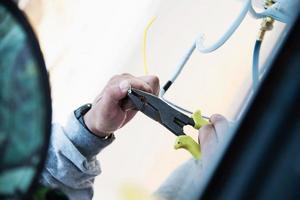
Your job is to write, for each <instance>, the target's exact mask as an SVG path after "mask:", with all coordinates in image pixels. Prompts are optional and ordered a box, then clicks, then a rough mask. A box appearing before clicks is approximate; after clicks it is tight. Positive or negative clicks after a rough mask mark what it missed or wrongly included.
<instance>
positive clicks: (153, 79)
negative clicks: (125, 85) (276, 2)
mask: <svg viewBox="0 0 300 200" xmlns="http://www.w3.org/2000/svg"><path fill="white" fill-rule="evenodd" d="M139 79H141V80H143V81H145V82H146V83H148V85H150V87H151V88H152V90H153V94H155V95H158V93H159V78H158V77H157V76H153V75H150V76H141V77H139Z"/></svg>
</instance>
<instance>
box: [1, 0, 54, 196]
mask: <svg viewBox="0 0 300 200" xmlns="http://www.w3.org/2000/svg"><path fill="white" fill-rule="evenodd" d="M0 72H1V73H0V199H23V198H24V197H25V196H26V194H27V193H28V191H29V190H30V189H32V188H33V186H34V185H35V184H34V182H36V180H37V178H38V175H39V172H40V170H41V167H42V164H43V162H44V159H45V155H46V154H45V153H46V151H47V147H48V141H49V135H50V126H51V104H50V92H49V91H50V90H49V84H48V77H47V73H46V70H45V65H44V61H43V58H42V54H41V52H40V49H39V46H38V43H37V41H36V39H35V36H34V34H33V32H32V30H31V28H30V26H29V24H28V22H27V21H26V19H25V17H24V16H23V14H22V13H21V11H19V10H18V9H17V7H16V6H15V5H14V4H13V3H12V2H11V1H2V0H0Z"/></svg>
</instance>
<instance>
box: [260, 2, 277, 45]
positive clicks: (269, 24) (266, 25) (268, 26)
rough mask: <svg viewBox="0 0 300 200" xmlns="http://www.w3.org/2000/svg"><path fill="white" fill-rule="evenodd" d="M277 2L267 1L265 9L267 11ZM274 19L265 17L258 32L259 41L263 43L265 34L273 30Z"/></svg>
mask: <svg viewBox="0 0 300 200" xmlns="http://www.w3.org/2000/svg"><path fill="white" fill-rule="evenodd" d="M274 3H275V2H274V1H273V0H265V2H264V8H265V9H267V8H269V7H270V6H272V5H273V4H274ZM274 21H275V20H274V19H273V18H272V17H264V18H263V20H262V22H261V24H260V29H259V32H258V37H257V40H259V41H262V40H263V39H264V36H265V33H266V32H267V31H270V30H272V29H273V24H274Z"/></svg>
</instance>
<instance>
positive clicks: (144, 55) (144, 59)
mask: <svg viewBox="0 0 300 200" xmlns="http://www.w3.org/2000/svg"><path fill="white" fill-rule="evenodd" d="M155 19H156V17H155V16H154V17H152V19H151V20H150V21H149V22H148V24H147V26H146V28H145V30H144V38H143V49H142V51H143V61H144V73H145V75H148V69H149V68H148V62H147V33H148V30H149V29H150V27H151V26H152V24H153V22H154V21H155Z"/></svg>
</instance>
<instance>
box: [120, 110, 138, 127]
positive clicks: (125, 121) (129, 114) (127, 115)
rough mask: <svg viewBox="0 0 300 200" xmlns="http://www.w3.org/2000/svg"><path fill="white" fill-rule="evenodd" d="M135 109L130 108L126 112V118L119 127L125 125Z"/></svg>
mask: <svg viewBox="0 0 300 200" xmlns="http://www.w3.org/2000/svg"><path fill="white" fill-rule="evenodd" d="M137 112H138V111H137V110H130V111H127V112H126V118H125V120H124V122H123V123H122V125H121V127H123V126H125V125H126V124H127V123H128V122H129V121H130V120H131V119H132V118H133V117H134V116H135V115H136V113H137Z"/></svg>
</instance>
